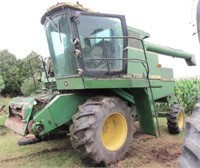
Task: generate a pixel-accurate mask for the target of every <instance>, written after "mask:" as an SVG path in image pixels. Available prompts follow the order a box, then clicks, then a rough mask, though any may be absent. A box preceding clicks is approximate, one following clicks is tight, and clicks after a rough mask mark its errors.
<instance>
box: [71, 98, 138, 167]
mask: <svg viewBox="0 0 200 168" xmlns="http://www.w3.org/2000/svg"><path fill="white" fill-rule="evenodd" d="M133 133H134V127H133V119H132V116H131V113H130V108H129V107H128V105H127V104H126V103H125V102H124V101H122V100H121V99H119V98H116V97H94V98H92V99H89V100H88V101H87V102H86V103H84V104H83V105H82V106H80V107H79V111H78V113H76V114H75V115H74V117H73V124H72V125H71V126H70V134H71V138H70V141H71V144H72V146H73V148H74V149H75V150H77V151H78V152H79V153H80V154H81V156H83V157H87V158H90V159H92V160H93V161H94V162H95V163H97V164H98V163H103V164H105V165H109V164H111V163H116V162H117V161H119V160H121V159H123V158H125V154H126V152H127V151H128V149H129V147H130V145H131V142H132V139H133Z"/></svg>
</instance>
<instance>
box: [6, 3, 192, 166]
mask: <svg viewBox="0 0 200 168" xmlns="http://www.w3.org/2000/svg"><path fill="white" fill-rule="evenodd" d="M41 23H42V24H43V25H44V27H45V31H46V36H47V42H48V45H49V52H50V56H51V63H52V66H53V73H54V75H55V82H56V90H57V92H56V93H55V92H49V93H48V94H43V95H35V96H34V97H30V98H25V99H24V100H23V101H21V100H20V101H18V100H17V99H14V100H13V101H12V102H11V103H10V104H9V117H8V120H7V122H6V123H9V124H6V126H7V127H9V128H11V129H13V130H14V131H16V132H18V133H20V134H21V135H23V136H25V135H27V134H29V133H32V134H34V135H35V137H37V138H38V139H42V138H43V137H45V136H46V135H49V134H52V133H54V132H56V131H57V130H59V128H63V126H69V136H70V141H71V144H72V146H73V148H74V149H75V150H76V151H78V152H79V153H81V155H82V156H83V157H88V158H90V159H92V160H93V161H95V162H96V163H104V164H106V165H108V164H111V163H115V162H117V161H119V160H121V159H123V158H125V154H126V152H127V151H128V148H129V147H130V144H131V143H132V139H133V136H134V135H133V134H134V132H135V127H134V120H133V118H135V119H136V120H139V124H140V129H141V131H142V132H143V133H146V134H150V135H159V126H158V120H157V117H158V116H159V115H161V113H159V112H157V111H156V110H155V103H157V102H161V103H168V105H169V110H168V112H167V113H164V114H163V113H162V115H165V116H166V117H167V120H168V129H169V132H170V133H173V134H176V133H179V132H181V131H182V130H183V125H184V111H183V109H182V108H181V106H180V105H179V104H178V102H177V100H176V97H175V94H174V79H173V71H172V69H169V68H164V67H162V66H161V65H160V64H159V62H158V54H162V55H166V56H171V57H177V58H183V59H185V60H186V63H187V64H188V65H189V66H191V65H195V59H194V56H193V55H192V54H190V53H186V52H183V51H180V50H176V49H172V48H169V47H164V46H160V45H156V44H153V43H149V42H146V41H145V39H146V38H148V37H149V33H146V32H144V31H142V30H138V29H135V28H132V27H129V26H127V25H126V21H125V17H124V16H123V15H113V14H102V13H95V12H92V11H91V10H89V9H86V8H84V7H82V6H80V5H72V4H66V3H59V4H57V5H55V6H53V7H51V8H50V9H49V10H48V11H47V12H46V13H45V14H44V15H43V16H42V19H41ZM45 78H46V80H47V81H49V80H48V79H49V76H48V75H47V73H46V75H45ZM47 84H48V82H47ZM17 124H19V126H17ZM65 128H67V127H65ZM66 131H68V130H67V129H66Z"/></svg>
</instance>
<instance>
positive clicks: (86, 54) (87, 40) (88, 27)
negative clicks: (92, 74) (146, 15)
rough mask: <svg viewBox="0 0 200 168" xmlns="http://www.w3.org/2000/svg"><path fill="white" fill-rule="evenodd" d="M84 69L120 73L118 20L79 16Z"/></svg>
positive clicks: (121, 49) (120, 31)
mask: <svg viewBox="0 0 200 168" xmlns="http://www.w3.org/2000/svg"><path fill="white" fill-rule="evenodd" d="M78 31H79V36H80V40H81V47H82V51H83V58H84V62H85V67H86V69H87V70H88V71H108V70H110V71H121V70H122V68H123V61H122V59H123V39H122V38H116V37H122V36H123V31H122V25H121V20H120V19H119V18H114V17H105V16H90V15H81V16H80V18H79V23H78Z"/></svg>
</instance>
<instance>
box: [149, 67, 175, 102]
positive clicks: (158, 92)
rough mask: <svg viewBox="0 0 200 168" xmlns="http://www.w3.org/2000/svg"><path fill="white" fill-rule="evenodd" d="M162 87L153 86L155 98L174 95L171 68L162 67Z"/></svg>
mask: <svg viewBox="0 0 200 168" xmlns="http://www.w3.org/2000/svg"><path fill="white" fill-rule="evenodd" d="M161 76H162V78H161V82H162V87H161V88H156V89H155V88H152V91H153V97H154V100H157V99H161V98H163V97H167V96H170V95H174V87H175V85H174V79H173V71H172V69H170V68H161Z"/></svg>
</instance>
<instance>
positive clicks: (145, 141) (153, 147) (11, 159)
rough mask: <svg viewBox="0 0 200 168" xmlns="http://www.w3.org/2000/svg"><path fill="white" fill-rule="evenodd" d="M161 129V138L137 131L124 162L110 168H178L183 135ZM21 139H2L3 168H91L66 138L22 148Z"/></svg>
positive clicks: (0, 158)
mask: <svg viewBox="0 0 200 168" xmlns="http://www.w3.org/2000/svg"><path fill="white" fill-rule="evenodd" d="M160 130H161V136H160V137H155V136H150V135H146V134H142V133H140V132H139V131H137V132H136V133H135V135H134V140H133V143H132V145H131V147H130V148H129V151H128V152H127V155H126V158H125V160H122V161H119V162H118V163H116V164H115V165H110V166H109V168H116V167H117V168H129V167H130V168H166V167H167V168H178V159H179V157H180V154H181V148H182V147H181V146H182V141H183V133H182V134H180V135H170V134H169V133H168V130H167V127H166V125H165V124H164V125H161V126H160ZM3 138H5V139H7V140H5V141H4V142H3ZM18 138H19V135H17V134H14V133H13V132H12V131H7V133H6V134H5V135H4V136H0V168H1V167H2V168H3V167H7V168H9V167H23V168H26V167H31V168H33V167H38V166H39V167H41V168H43V167H48V168H49V167H53V168H54V167H70V168H71V167H89V166H90V164H89V163H84V162H83V161H81V158H80V157H78V156H77V155H76V153H75V152H74V150H73V149H72V147H71V145H70V143H69V140H68V139H66V137H65V138H64V139H59V140H55V141H46V142H40V143H37V144H33V145H28V146H23V147H20V146H18V145H17V144H16V141H17V139H18ZM9 146H10V147H9ZM69 161H70V162H69Z"/></svg>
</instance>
